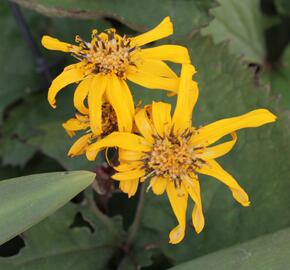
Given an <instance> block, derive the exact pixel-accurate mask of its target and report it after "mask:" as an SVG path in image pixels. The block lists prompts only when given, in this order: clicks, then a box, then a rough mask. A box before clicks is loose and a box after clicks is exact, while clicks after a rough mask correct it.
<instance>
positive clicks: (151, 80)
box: [126, 66, 179, 93]
mask: <svg viewBox="0 0 290 270" xmlns="http://www.w3.org/2000/svg"><path fill="white" fill-rule="evenodd" d="M126 75H127V79H128V80H130V81H132V82H134V83H136V84H139V85H141V86H144V87H146V88H149V89H161V90H167V91H173V92H175V93H177V91H178V86H179V79H178V78H165V77H160V76H157V75H155V74H153V73H149V72H144V71H142V70H139V69H138V68H136V67H134V66H129V67H128V70H127V73H126Z"/></svg>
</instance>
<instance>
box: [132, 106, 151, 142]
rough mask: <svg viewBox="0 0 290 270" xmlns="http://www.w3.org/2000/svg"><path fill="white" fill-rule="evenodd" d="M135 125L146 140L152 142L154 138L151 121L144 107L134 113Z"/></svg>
mask: <svg viewBox="0 0 290 270" xmlns="http://www.w3.org/2000/svg"><path fill="white" fill-rule="evenodd" d="M135 123H136V126H137V128H138V130H139V132H140V133H141V135H142V136H143V137H144V138H145V139H146V140H147V141H148V142H151V143H153V142H154V139H153V137H152V134H153V130H152V123H151V122H150V120H149V118H148V116H147V113H146V111H145V110H144V109H141V110H139V111H138V112H137V113H136V115H135Z"/></svg>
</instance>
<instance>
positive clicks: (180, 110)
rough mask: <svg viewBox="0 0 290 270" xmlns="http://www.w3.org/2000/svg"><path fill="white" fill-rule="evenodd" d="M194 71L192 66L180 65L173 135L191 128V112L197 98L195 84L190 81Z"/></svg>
mask: <svg viewBox="0 0 290 270" xmlns="http://www.w3.org/2000/svg"><path fill="white" fill-rule="evenodd" d="M194 73H195V69H194V67H193V66H192V65H188V64H185V65H182V69H181V78H180V85H179V91H178V96H177V102H176V108H175V111H174V114H173V118H172V125H173V130H174V133H175V134H177V133H181V132H182V131H184V130H186V129H188V128H191V126H192V120H191V119H192V111H193V108H194V105H195V103H196V101H197V98H198V87H197V83H196V82H193V81H192V75H193V74H194Z"/></svg>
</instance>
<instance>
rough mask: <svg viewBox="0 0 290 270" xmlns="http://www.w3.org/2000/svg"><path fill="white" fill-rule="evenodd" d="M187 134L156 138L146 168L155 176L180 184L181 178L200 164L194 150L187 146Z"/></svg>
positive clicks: (188, 136)
mask: <svg viewBox="0 0 290 270" xmlns="http://www.w3.org/2000/svg"><path fill="white" fill-rule="evenodd" d="M189 138H190V135H189V133H187V134H182V135H179V136H173V135H170V136H169V137H166V138H160V137H158V138H156V140H155V143H154V145H153V149H152V152H151V153H150V157H149V161H148V166H149V168H150V171H151V170H153V171H154V172H155V175H157V176H163V177H166V178H169V179H172V180H173V181H174V182H175V183H177V184H178V183H180V181H181V177H182V176H184V175H187V174H188V173H189V172H193V173H195V169H196V168H197V167H199V163H200V162H202V160H201V159H200V158H198V157H197V155H196V153H195V150H196V149H195V148H194V147H193V146H192V145H190V144H189V142H188V140H189Z"/></svg>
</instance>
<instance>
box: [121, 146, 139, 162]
mask: <svg viewBox="0 0 290 270" xmlns="http://www.w3.org/2000/svg"><path fill="white" fill-rule="evenodd" d="M143 158H144V153H143V152H139V151H131V150H124V149H119V160H120V161H135V160H140V159H143Z"/></svg>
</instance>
